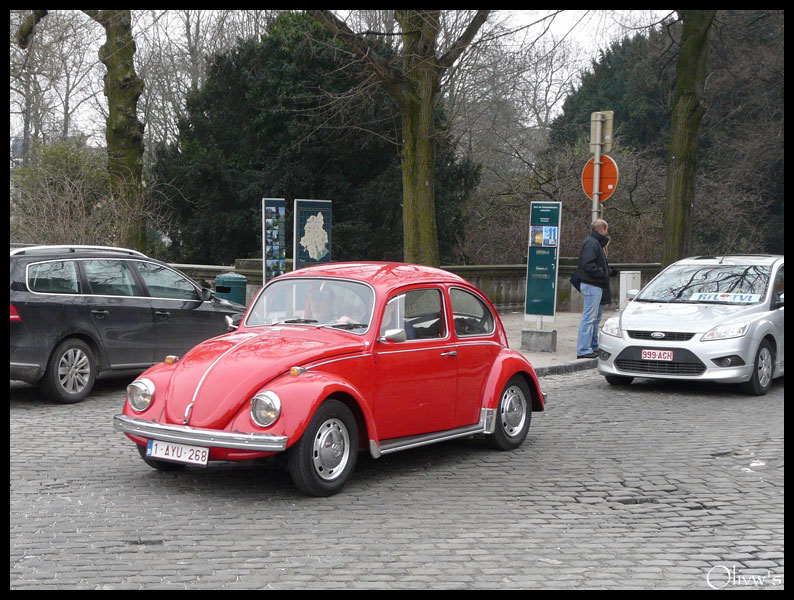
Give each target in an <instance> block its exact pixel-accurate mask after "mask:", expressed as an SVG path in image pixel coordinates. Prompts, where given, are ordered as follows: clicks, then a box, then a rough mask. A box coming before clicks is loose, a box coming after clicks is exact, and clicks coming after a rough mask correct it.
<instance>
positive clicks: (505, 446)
mask: <svg viewBox="0 0 794 600" xmlns="http://www.w3.org/2000/svg"><path fill="white" fill-rule="evenodd" d="M531 399H532V395H531V393H530V391H529V386H528V385H527V382H526V381H525V380H524V378H523V377H521V376H520V375H514V376H513V377H511V378H510V380H509V381H508V382H507V384H505V387H504V389H503V390H502V395H501V396H500V397H499V406H498V407H497V411H496V428H495V430H494V433H493V435H491V436H489V441H490V443H491V445H492V446H493V447H494V448H497V449H499V450H513V449H515V448H518V447H519V446H520V445H521V444H523V443H524V440H525V439H526V437H527V433H528V432H529V424H530V422H531V420H532V400H531Z"/></svg>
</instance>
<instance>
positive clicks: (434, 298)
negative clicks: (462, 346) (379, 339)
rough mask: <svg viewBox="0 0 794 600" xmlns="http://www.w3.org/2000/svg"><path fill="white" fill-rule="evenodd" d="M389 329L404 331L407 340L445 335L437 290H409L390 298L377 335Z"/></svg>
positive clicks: (383, 333) (439, 296)
mask: <svg viewBox="0 0 794 600" xmlns="http://www.w3.org/2000/svg"><path fill="white" fill-rule="evenodd" d="M390 329H404V330H405V337H406V339H407V340H426V339H434V338H443V337H444V336H446V327H445V323H444V312H443V310H442V300H441V291H440V290H437V289H419V290H410V291H408V292H404V293H402V294H399V295H398V296H395V297H393V298H392V299H391V300H389V302H388V304H387V305H386V311H385V312H384V314H383V321H382V323H381V328H380V335H385V334H386V331H388V330H390Z"/></svg>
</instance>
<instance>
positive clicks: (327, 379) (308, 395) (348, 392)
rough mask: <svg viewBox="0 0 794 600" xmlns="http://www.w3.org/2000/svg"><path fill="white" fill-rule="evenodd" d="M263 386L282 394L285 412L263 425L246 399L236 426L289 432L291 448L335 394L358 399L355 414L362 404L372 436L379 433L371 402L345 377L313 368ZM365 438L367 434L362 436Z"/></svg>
mask: <svg viewBox="0 0 794 600" xmlns="http://www.w3.org/2000/svg"><path fill="white" fill-rule="evenodd" d="M262 389H263V391H264V390H268V391H271V392H275V393H276V394H277V395H278V396H279V398H280V399H281V416H280V417H279V418H278V420H277V421H276V422H275V423H274V424H273V425H271V426H270V427H267V428H262V427H259V426H257V425H256V424H255V423H253V420H252V419H251V415H250V402H246V403H245V405H244V406H243V407H242V409H241V410H240V412H239V413H238V414H237V416H236V417H235V423H234V425H233V426H232V429H233V430H237V429H240V430H246V431H250V430H251V429H252V428H253V429H255V430H257V431H259V432H262V433H271V434H274V435H282V436H287V437H288V438H289V442H288V445H287V447H288V448H289V447H290V446H292V444H294V443H295V442H297V441H298V439H299V438H300V437H301V436H302V435H303V432H304V431H305V430H306V427H307V426H308V425H309V421H311V418H312V416H314V413H315V412H316V411H317V408H318V407H319V406H320V404H322V402H323V401H324V400H326V399H327V398H330V397H331V396H334V397H336V398H338V399H341V400H342V401H345V400H346V399H350V400H351V401H352V402H354V403H355V405H356V406H353V407H351V408H352V409H353V412H354V414H355V409H356V408H358V410H359V413H360V415H361V417H362V418H363V420H364V424H365V426H366V428H367V434H368V435H369V437H370V438H372V437H374V436H376V435H377V433H376V428H375V421H374V418H373V416H372V410H371V408H370V406H369V403H368V402H366V401H365V400H364V395H363V394H362V393H361V392H360V391H359V390H358V389H357V388H356V387H355V386H354V385H353V384H351V383H350V382H349V381H347V380H346V379H344V378H343V377H340V376H338V375H334V374H331V373H323V372H317V371H311V370H309V371H305V372H303V373H301V374H300V375H288V374H287V375H282V376H281V377H278V378H276V379H275V380H273V381H271V382H270V383H268V384H267V385H266V386H265V387H264V388H262ZM362 439H366V438H365V437H362ZM375 439H377V437H375Z"/></svg>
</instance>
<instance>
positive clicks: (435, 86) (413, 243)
mask: <svg viewBox="0 0 794 600" xmlns="http://www.w3.org/2000/svg"><path fill="white" fill-rule="evenodd" d="M307 12H308V13H309V14H311V15H312V16H313V17H314V18H316V19H317V20H318V21H319V22H320V23H322V24H323V25H324V26H325V27H326V28H327V29H328V30H329V31H330V32H331V33H333V34H334V35H335V36H337V37H339V38H341V39H342V40H344V41H345V43H347V44H348V46H349V47H350V48H351V49H352V50H353V52H354V53H355V54H357V55H358V56H359V57H361V58H362V59H363V60H365V61H366V63H367V64H368V65H369V67H370V68H371V69H372V70H373V72H374V73H375V74H376V76H377V77H378V79H379V81H380V82H381V84H382V85H383V86H385V88H386V89H387V90H388V91H389V93H390V94H391V95H392V96H393V97H394V98H395V100H396V101H397V103H398V104H399V106H400V111H401V116H402V140H401V142H402V143H401V154H402V172H403V252H404V259H405V260H406V261H409V262H418V263H423V264H428V265H436V266H437V265H439V264H440V254H439V247H438V233H437V225H436V216H435V195H434V185H435V182H434V179H435V143H436V142H435V134H436V130H435V125H434V117H433V109H434V107H435V106H436V102H437V99H438V94H439V89H440V81H441V77H442V75H443V73H444V72H445V71H446V70H448V69H449V68H450V67H452V66H453V65H454V64H455V62H456V61H457V60H458V59H459V58H460V56H461V55H462V54H463V52H464V51H465V50H466V48H468V47H469V45H470V44H471V42H472V40H473V39H474V38H475V36H476V35H477V33H478V31H479V30H480V28H481V27H482V25H483V23H484V22H485V20H486V19H487V17H488V14H489V12H490V11H487V10H481V11H477V13H476V14H475V15H474V16H473V17H472V18H471V20H469V21H468V23H467V26H466V28H465V30H464V31H463V33H462V34H461V35H460V37H458V38H457V39H456V40H455V41H454V42H453V43H452V44H451V46H450V47H449V49H448V50H447V51H446V52H444V53H443V54H442V55H439V54H438V41H439V34H440V16H441V12H440V11H437V10H428V11H424V10H422V11H420V10H398V11H394V18H395V20H396V21H397V23H398V24H399V27H400V33H401V41H402V47H401V51H400V54H399V64H397V63H396V62H394V61H392V60H390V59H389V58H387V57H386V56H384V55H383V54H382V53H381V52H380V50H379V48H378V46H377V45H376V44H374V43H372V42H370V41H369V40H368V39H367V34H366V32H365V33H364V34H356V33H354V32H353V31H352V30H351V29H350V27H349V26H348V25H347V23H345V22H344V21H342V20H341V19H339V18H338V17H337V16H336V15H334V14H333V13H332V12H331V11H327V10H310V11H307Z"/></svg>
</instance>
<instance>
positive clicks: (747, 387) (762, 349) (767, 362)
mask: <svg viewBox="0 0 794 600" xmlns="http://www.w3.org/2000/svg"><path fill="white" fill-rule="evenodd" d="M774 370H775V353H774V351H773V350H772V345H771V344H770V343H769V342H768V341H767V340H761V343H760V344H758V350H756V352H755V360H753V373H752V375H750V381H748V382H747V383H745V384H744V386H743V387H744V391H745V392H747V393H748V394H752V395H753V396H763V395H764V394H766V393H767V392H768V391H769V388H770V387H771V386H772V375H773V374H774Z"/></svg>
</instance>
